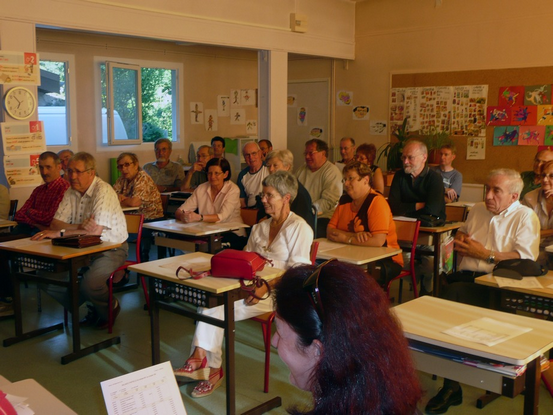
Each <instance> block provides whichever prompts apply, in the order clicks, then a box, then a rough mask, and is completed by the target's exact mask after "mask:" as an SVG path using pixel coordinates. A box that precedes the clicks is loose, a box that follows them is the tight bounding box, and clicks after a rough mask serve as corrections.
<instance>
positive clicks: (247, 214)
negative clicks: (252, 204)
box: [240, 208, 259, 226]
mask: <svg viewBox="0 0 553 415" xmlns="http://www.w3.org/2000/svg"><path fill="white" fill-rule="evenodd" d="M258 212H259V209H249V208H248V209H245V208H242V209H240V216H242V220H243V221H244V223H245V224H246V225H248V226H253V225H255V224H256V223H257V213H258Z"/></svg>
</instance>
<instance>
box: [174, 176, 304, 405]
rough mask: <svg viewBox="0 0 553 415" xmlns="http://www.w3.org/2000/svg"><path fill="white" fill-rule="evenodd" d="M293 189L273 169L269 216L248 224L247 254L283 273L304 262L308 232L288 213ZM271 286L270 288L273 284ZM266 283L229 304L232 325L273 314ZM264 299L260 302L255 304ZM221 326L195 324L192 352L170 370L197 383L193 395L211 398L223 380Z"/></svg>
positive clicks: (209, 311) (216, 312)
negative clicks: (185, 359) (264, 260)
mask: <svg viewBox="0 0 553 415" xmlns="http://www.w3.org/2000/svg"><path fill="white" fill-rule="evenodd" d="M297 191H298V182H297V179H296V178H295V177H294V176H293V175H292V174H290V173H288V172H285V171H278V172H276V173H274V174H271V175H269V176H267V177H266V178H265V179H264V180H263V193H262V194H261V202H262V203H263V206H264V208H265V212H267V214H268V215H269V216H270V218H269V219H267V220H264V221H262V222H260V223H258V224H257V225H254V226H253V229H252V233H251V235H250V238H249V239H248V244H247V246H246V248H245V250H246V251H250V252H257V253H259V254H260V255H262V256H263V257H265V258H267V259H269V260H271V262H272V266H274V267H276V268H281V269H288V268H290V267H292V266H293V265H295V264H309V263H310V260H309V252H310V249H311V244H312V242H313V230H312V229H311V228H310V227H309V225H308V224H307V223H306V222H305V220H303V219H302V218H301V217H299V216H298V215H296V214H295V213H293V212H291V211H290V203H291V202H292V201H293V200H294V197H295V196H296V194H297ZM270 284H271V285H272V284H274V280H273V282H272V283H270ZM267 291H268V289H267V287H266V286H265V285H263V286H261V287H259V288H256V290H255V292H254V294H255V295H254V296H251V295H250V296H249V297H248V298H246V299H245V300H239V301H236V302H235V303H234V319H235V321H240V320H245V319H247V318H251V317H255V316H257V315H260V314H263V313H267V312H271V311H273V301H272V297H271V296H270V295H269V294H270V293H268V292H267ZM260 298H262V299H263V298H264V299H263V300H261V301H260V300H259V299H260ZM202 313H203V314H205V315H209V316H211V317H214V318H218V319H220V320H222V319H223V318H224V310H223V307H222V306H220V307H215V308H206V309H203V310H202ZM223 336H224V331H223V329H221V328H218V327H215V326H212V325H209V324H206V323H202V322H199V323H198V325H197V327H196V332H195V334H194V339H193V340H192V354H191V356H190V357H189V358H188V360H187V361H186V363H185V364H184V366H183V367H181V368H178V369H175V370H174V373H175V376H176V377H177V379H185V380H199V381H200V382H199V383H198V385H196V387H195V388H194V391H193V392H192V396H193V397H194V398H201V397H204V396H208V395H211V394H212V393H213V391H214V390H215V389H216V388H218V387H219V386H220V385H221V383H222V379H223V369H222V350H221V347H222V343H223Z"/></svg>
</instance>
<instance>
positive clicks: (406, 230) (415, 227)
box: [386, 219, 437, 304]
mask: <svg viewBox="0 0 553 415" xmlns="http://www.w3.org/2000/svg"><path fill="white" fill-rule="evenodd" d="M394 223H395V225H396V233H397V241H398V242H407V243H411V244H412V245H411V260H410V261H409V269H408V270H402V271H401V272H400V273H399V275H398V276H397V277H395V278H392V279H391V280H390V281H389V282H388V285H387V286H386V294H387V295H388V298H389V297H390V286H391V285H392V282H394V281H395V280H397V279H399V295H398V303H399V304H401V295H402V291H403V278H405V277H411V281H412V283H413V293H414V294H415V298H417V297H418V296H419V290H418V288H417V276H416V275H415V251H416V249H417V240H418V239H419V228H420V226H421V222H420V221H419V220H417V221H404V220H397V219H394ZM435 260H437V259H435Z"/></svg>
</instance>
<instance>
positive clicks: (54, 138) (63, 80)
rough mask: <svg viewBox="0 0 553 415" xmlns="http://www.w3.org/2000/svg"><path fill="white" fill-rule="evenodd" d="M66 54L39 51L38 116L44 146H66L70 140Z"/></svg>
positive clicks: (68, 83)
mask: <svg viewBox="0 0 553 415" xmlns="http://www.w3.org/2000/svg"><path fill="white" fill-rule="evenodd" d="M71 60H72V57H69V56H65V57H64V56H54V55H52V56H50V55H48V54H42V55H41V60H40V80H41V85H40V86H39V87H38V119H39V120H40V121H42V122H44V130H45V134H46V145H48V146H62V147H69V146H70V145H71V141H72V134H71V128H72V125H71V110H70V108H71V107H70V103H71V100H70V93H69V92H70V87H69V86H70V70H69V68H70V65H69V63H70V61H71Z"/></svg>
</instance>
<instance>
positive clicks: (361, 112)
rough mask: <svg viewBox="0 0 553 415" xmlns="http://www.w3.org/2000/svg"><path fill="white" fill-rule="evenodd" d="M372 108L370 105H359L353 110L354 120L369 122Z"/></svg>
mask: <svg viewBox="0 0 553 415" xmlns="http://www.w3.org/2000/svg"><path fill="white" fill-rule="evenodd" d="M370 110H371V109H370V108H369V106H368V105H358V106H356V107H355V108H353V115H352V117H353V119H354V120H357V121H359V120H363V121H367V120H368V119H369V112H370Z"/></svg>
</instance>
